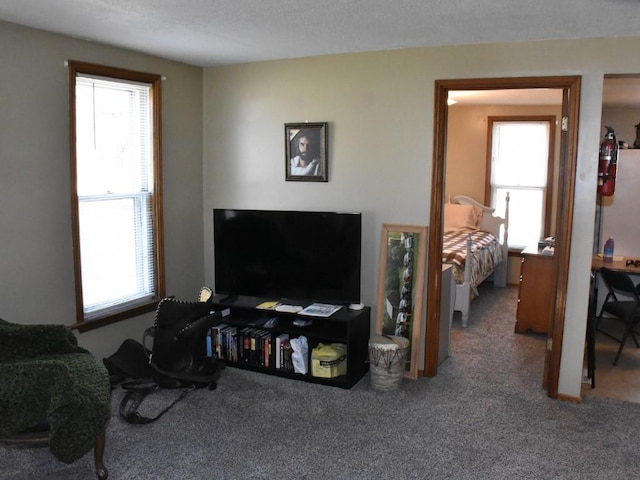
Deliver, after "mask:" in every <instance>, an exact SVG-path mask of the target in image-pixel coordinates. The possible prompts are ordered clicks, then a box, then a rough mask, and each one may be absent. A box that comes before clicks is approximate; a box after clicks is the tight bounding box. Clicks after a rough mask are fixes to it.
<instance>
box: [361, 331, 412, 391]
mask: <svg viewBox="0 0 640 480" xmlns="http://www.w3.org/2000/svg"><path fill="white" fill-rule="evenodd" d="M408 351H409V340H408V339H407V338H404V337H397V336H394V335H377V336H375V337H372V338H371V339H369V376H370V378H371V388H372V389H374V390H376V391H378V392H390V391H393V390H398V389H399V388H400V385H401V384H402V377H403V376H404V369H405V364H406V362H407V353H408Z"/></svg>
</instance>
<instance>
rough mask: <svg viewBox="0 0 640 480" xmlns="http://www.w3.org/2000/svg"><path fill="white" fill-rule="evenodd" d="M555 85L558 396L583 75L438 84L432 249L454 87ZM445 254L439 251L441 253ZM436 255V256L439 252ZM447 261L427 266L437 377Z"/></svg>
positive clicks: (429, 367) (550, 372)
mask: <svg viewBox="0 0 640 480" xmlns="http://www.w3.org/2000/svg"><path fill="white" fill-rule="evenodd" d="M532 88H554V89H562V90H563V102H562V119H561V121H562V128H561V141H560V144H561V146H560V155H559V159H558V161H559V176H558V205H562V208H560V209H559V213H558V215H557V217H556V228H555V231H556V249H555V252H556V253H555V262H554V267H553V268H554V273H555V277H556V279H557V287H558V288H557V290H556V296H555V299H554V300H555V301H554V305H553V315H552V321H551V328H550V330H549V331H550V334H549V335H550V336H549V339H548V341H547V354H546V358H545V371H544V378H543V381H542V383H543V385H544V386H545V388H546V389H547V392H548V395H549V396H550V397H552V398H557V394H558V392H557V388H558V377H559V370H560V357H561V353H562V332H563V328H564V314H565V307H566V292H567V283H568V265H569V253H570V244H571V225H572V222H573V198H574V191H575V171H576V150H577V132H578V106H579V93H580V77H578V76H562V77H522V78H495V79H463V80H438V81H436V84H435V107H434V147H433V169H432V183H431V185H432V190H431V214H430V223H429V225H430V228H429V232H430V234H429V251H430V252H441V251H442V224H443V205H444V195H445V192H444V188H445V171H446V158H445V152H446V140H447V109H448V106H447V97H448V94H449V91H452V90H505V89H532ZM438 254H439V253H438ZM431 258H435V257H434V256H433V253H432V255H431ZM440 275H441V265H440V262H438V261H430V262H429V264H428V269H427V282H428V288H427V319H426V332H425V339H426V341H425V357H424V358H425V362H424V375H425V376H435V375H436V374H437V367H438V339H439V312H440V294H441V279H440Z"/></svg>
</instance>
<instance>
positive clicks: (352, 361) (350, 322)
mask: <svg viewBox="0 0 640 480" xmlns="http://www.w3.org/2000/svg"><path fill="white" fill-rule="evenodd" d="M266 300H268V299H265V298H260V297H245V296H223V295H214V297H213V302H212V305H213V308H214V309H215V310H216V311H225V310H227V312H226V313H227V314H226V315H225V316H223V317H222V320H221V322H220V323H221V324H227V325H228V326H229V327H231V328H232V329H233V330H234V331H235V333H236V338H238V336H239V335H241V332H242V331H243V330H244V329H248V328H253V329H257V330H262V331H267V332H269V337H270V339H271V353H270V356H269V366H265V365H261V364H260V362H259V361H257V362H254V361H250V360H243V359H237V360H235V361H234V360H230V359H229V358H224V360H225V363H226V364H227V365H228V366H230V367H237V368H242V369H247V370H253V371H256V372H261V373H266V374H269V375H277V376H281V377H286V378H292V379H296V380H302V381H306V382H313V383H320V384H323V385H330V386H334V387H340V388H351V387H353V386H354V385H355V384H356V383H358V381H359V380H360V379H361V378H362V377H363V376H364V375H365V374H366V373H367V371H368V370H369V364H368V363H367V352H368V342H369V334H370V315H371V309H370V308H369V307H364V308H363V309H362V310H350V309H348V307H346V306H345V307H344V308H342V309H340V310H339V311H337V312H335V313H334V314H333V315H331V316H329V317H312V316H308V315H298V314H295V313H287V312H278V311H275V310H263V309H258V308H256V307H257V305H260V304H261V303H262V302H264V301H266ZM287 303H289V304H292V305H301V306H303V307H304V306H307V305H310V304H311V303H313V302H309V301H307V302H300V301H291V300H289V301H287ZM273 317H275V318H277V325H275V326H274V327H272V328H265V327H264V325H263V324H264V322H265V321H267V320H269V319H271V318H273ZM296 319H305V320H311V321H312V323H311V325H308V326H306V327H298V326H296V325H294V324H293V321H294V320H296ZM280 334H288V335H289V337H290V338H297V337H300V336H305V337H306V338H307V342H308V345H309V349H308V355H307V361H308V372H307V373H306V374H301V373H295V372H291V371H286V370H283V369H276V368H275V355H276V351H275V350H276V349H275V344H276V337H277V336H278V335H280ZM319 343H324V344H330V343H342V344H345V345H346V348H347V373H346V375H341V376H338V377H334V378H322V377H314V376H313V375H312V368H311V353H312V350H313V349H314V348H315V347H316V346H317V345H318V344H319Z"/></svg>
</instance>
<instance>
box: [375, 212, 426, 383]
mask: <svg viewBox="0 0 640 480" xmlns="http://www.w3.org/2000/svg"><path fill="white" fill-rule="evenodd" d="M426 251H427V227H423V226H414V225H391V224H383V225H382V237H381V239H380V261H379V265H380V273H379V276H378V302H377V309H376V310H377V318H376V332H377V333H378V334H381V335H390V336H391V335H394V336H398V337H404V338H406V339H408V340H409V348H408V352H407V362H406V366H405V375H404V376H405V377H407V378H413V379H415V378H418V354H419V345H420V333H421V329H422V323H423V321H422V320H423V319H422V295H423V290H424V276H425V260H426Z"/></svg>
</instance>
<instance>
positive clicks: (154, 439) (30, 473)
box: [0, 287, 640, 480]
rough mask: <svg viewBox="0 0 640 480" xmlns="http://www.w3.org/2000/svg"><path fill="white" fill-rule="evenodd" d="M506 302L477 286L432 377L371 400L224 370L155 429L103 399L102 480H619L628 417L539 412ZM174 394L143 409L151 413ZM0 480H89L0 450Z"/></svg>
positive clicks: (591, 406) (38, 454)
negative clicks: (105, 473)
mask: <svg viewBox="0 0 640 480" xmlns="http://www.w3.org/2000/svg"><path fill="white" fill-rule="evenodd" d="M516 298H517V291H516V290H515V289H514V288H507V289H494V288H491V287H487V288H483V289H482V290H481V295H480V297H479V298H478V299H476V300H475V301H474V303H473V305H472V309H471V318H470V321H469V325H470V326H469V328H468V329H465V330H462V329H461V328H460V320H459V317H458V316H457V315H456V318H455V320H454V333H453V347H452V352H451V353H452V354H451V357H450V358H448V359H447V360H445V362H444V363H443V364H442V365H441V368H440V370H439V374H438V376H437V377H436V378H433V379H427V378H420V379H419V380H417V381H404V382H403V384H402V387H401V389H400V390H399V391H396V392H389V393H379V392H375V391H373V390H372V389H371V387H370V382H369V377H368V376H367V377H365V378H364V379H363V380H362V381H360V382H359V383H358V384H357V385H356V386H355V387H354V388H353V389H351V390H342V389H338V388H331V387H324V386H320V385H313V384H307V383H304V382H298V381H294V380H288V379H281V378H276V377H272V376H268V375H262V374H257V373H251V372H246V371H242V370H238V369H233V368H227V369H225V370H224V371H223V375H222V378H221V380H220V382H219V387H218V389H217V390H215V391H207V390H198V391H194V392H192V393H191V394H189V395H188V396H187V397H186V398H185V399H184V400H183V401H182V402H180V403H178V404H177V405H176V406H175V407H174V409H173V410H170V411H169V413H167V414H166V415H165V416H164V417H163V418H162V419H161V420H159V421H158V422H156V423H153V424H150V425H142V426H132V425H129V424H127V423H124V422H122V421H121V420H120V419H119V418H118V416H117V406H118V404H119V401H120V398H121V395H122V393H121V391H119V390H117V391H115V392H114V395H113V418H112V420H111V422H110V424H109V427H108V431H107V448H106V452H105V462H106V464H107V467H108V468H109V471H110V477H109V478H111V479H114V480H116V479H127V480H131V479H154V480H157V479H234V480H235V479H297V480H299V479H309V480H311V479H316V478H324V479H558V478H561V479H576V480H578V479H580V480H584V479H621V478H638V476H639V475H640V453H639V452H640V448H639V447H638V441H637V438H638V427H639V426H640V405H637V404H633V403H626V402H621V401H615V400H607V399H599V398H590V397H587V398H586V399H585V401H584V403H582V404H579V405H575V404H571V403H568V402H562V401H556V400H550V399H548V398H547V397H546V395H545V392H544V391H543V390H542V388H541V387H540V384H541V380H542V368H543V345H544V339H543V338H542V337H540V336H537V335H515V334H514V333H513V325H514V311H515V302H516ZM177 393H178V392H176V391H163V392H160V393H156V394H154V395H153V396H152V397H149V398H148V399H147V400H146V401H145V403H144V404H143V409H142V410H141V413H143V414H146V415H153V414H155V413H157V412H158V411H159V410H161V409H162V408H163V407H164V406H166V405H167V404H168V403H169V402H170V400H171V399H172V398H174V397H175V395H176V394H177ZM0 478H2V479H25V480H26V479H40V478H51V479H59V480H63V479H64V480H73V479H82V480H86V479H91V478H94V473H93V458H92V455H91V454H88V455H87V456H85V457H84V458H82V459H80V460H79V461H77V462H75V463H73V464H71V465H64V464H61V463H59V462H57V461H56V460H55V459H54V458H53V457H52V456H51V455H50V453H49V452H48V450H47V449H30V450H21V449H7V448H0Z"/></svg>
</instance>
